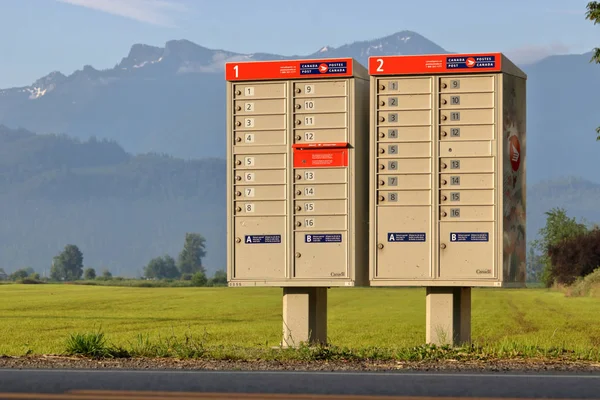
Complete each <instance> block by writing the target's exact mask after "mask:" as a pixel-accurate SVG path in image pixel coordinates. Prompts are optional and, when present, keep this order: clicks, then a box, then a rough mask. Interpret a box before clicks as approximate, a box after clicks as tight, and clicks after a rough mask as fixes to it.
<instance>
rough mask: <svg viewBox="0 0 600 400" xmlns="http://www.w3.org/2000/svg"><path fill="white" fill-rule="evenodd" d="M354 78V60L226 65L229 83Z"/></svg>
mask: <svg viewBox="0 0 600 400" xmlns="http://www.w3.org/2000/svg"><path fill="white" fill-rule="evenodd" d="M339 76H352V59H351V58H336V59H322V60H285V61H255V62H240V63H235V62H230V63H226V64H225V79H226V80H228V81H249V80H253V81H254V80H271V79H298V78H308V79H315V78H332V77H333V78H335V77H339Z"/></svg>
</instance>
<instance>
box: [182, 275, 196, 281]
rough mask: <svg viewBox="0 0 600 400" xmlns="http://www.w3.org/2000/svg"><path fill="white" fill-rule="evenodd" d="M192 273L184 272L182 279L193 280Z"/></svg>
mask: <svg viewBox="0 0 600 400" xmlns="http://www.w3.org/2000/svg"><path fill="white" fill-rule="evenodd" d="M192 276H193V275H192V274H183V275H181V280H182V281H191V280H192Z"/></svg>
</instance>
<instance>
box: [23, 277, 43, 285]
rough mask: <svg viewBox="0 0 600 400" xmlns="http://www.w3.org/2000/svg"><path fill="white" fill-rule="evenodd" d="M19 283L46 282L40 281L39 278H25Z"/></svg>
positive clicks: (35, 283)
mask: <svg viewBox="0 0 600 400" xmlns="http://www.w3.org/2000/svg"><path fill="white" fill-rule="evenodd" d="M19 283H22V284H24V285H37V284H39V283H45V282H42V281H40V280H39V279H34V278H25V279H21V280H20V281H19Z"/></svg>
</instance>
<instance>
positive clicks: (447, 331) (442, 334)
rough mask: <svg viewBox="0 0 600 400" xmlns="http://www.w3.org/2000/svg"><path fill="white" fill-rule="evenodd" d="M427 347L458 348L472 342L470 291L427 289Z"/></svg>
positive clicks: (453, 288) (465, 288) (467, 288)
mask: <svg viewBox="0 0 600 400" xmlns="http://www.w3.org/2000/svg"><path fill="white" fill-rule="evenodd" d="M426 318H427V322H426V332H427V333H426V336H427V343H428V344H436V345H444V344H449V345H453V346H460V345H463V344H469V343H470V342H471V288H470V287H464V288H462V287H428V288H427V316H426Z"/></svg>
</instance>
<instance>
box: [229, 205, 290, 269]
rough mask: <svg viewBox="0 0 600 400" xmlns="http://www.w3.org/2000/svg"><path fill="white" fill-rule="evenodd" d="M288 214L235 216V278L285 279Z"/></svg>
mask: <svg viewBox="0 0 600 400" xmlns="http://www.w3.org/2000/svg"><path fill="white" fill-rule="evenodd" d="M285 229H286V226H285V217H283V216H282V217H245V216H244V217H241V216H240V217H236V218H235V227H234V236H235V238H234V250H233V251H234V253H235V254H234V259H235V271H234V276H235V278H236V279H283V278H285V268H286V251H285V249H286V243H285Z"/></svg>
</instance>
